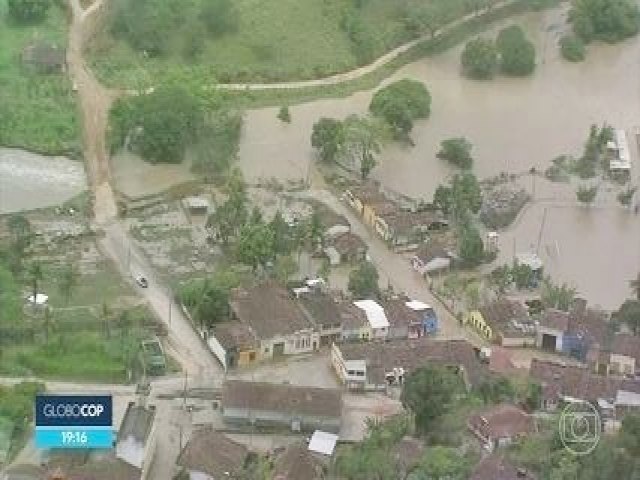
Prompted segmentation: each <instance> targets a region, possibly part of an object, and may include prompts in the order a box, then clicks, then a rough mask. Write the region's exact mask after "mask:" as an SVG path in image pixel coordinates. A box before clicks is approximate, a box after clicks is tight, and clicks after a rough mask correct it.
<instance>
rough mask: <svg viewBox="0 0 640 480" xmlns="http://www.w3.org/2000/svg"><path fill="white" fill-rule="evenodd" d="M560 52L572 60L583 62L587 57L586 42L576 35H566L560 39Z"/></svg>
mask: <svg viewBox="0 0 640 480" xmlns="http://www.w3.org/2000/svg"><path fill="white" fill-rule="evenodd" d="M560 52H561V53H562V56H563V57H564V58H565V59H566V60H569V61H570V62H581V61H582V60H584V57H585V48H584V43H583V42H582V40H581V39H580V37H577V36H576V35H565V36H563V37H562V38H561V39H560Z"/></svg>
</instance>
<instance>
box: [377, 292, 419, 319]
mask: <svg viewBox="0 0 640 480" xmlns="http://www.w3.org/2000/svg"><path fill="white" fill-rule="evenodd" d="M408 303H410V302H407V300H406V299H404V298H400V297H398V298H392V299H390V300H387V301H386V302H385V303H384V309H385V312H387V319H388V320H389V324H390V325H391V326H405V325H406V326H409V325H415V324H420V323H421V322H422V315H421V314H420V312H419V311H418V310H417V309H412V308H410V307H409V306H408V305H407V304H408ZM412 305H414V306H415V304H412Z"/></svg>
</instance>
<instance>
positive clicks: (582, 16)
mask: <svg viewBox="0 0 640 480" xmlns="http://www.w3.org/2000/svg"><path fill="white" fill-rule="evenodd" d="M569 20H570V22H571V24H572V26H573V31H574V32H575V34H576V35H577V36H578V37H580V38H581V39H582V40H583V41H584V42H585V43H589V42H591V41H592V40H601V41H604V42H608V43H615V42H620V41H622V40H624V39H625V38H628V37H631V36H633V35H636V34H637V33H638V28H639V27H640V10H639V9H638V5H637V4H636V3H635V2H633V1H632V0H574V1H573V2H572V8H571V11H570V12H569Z"/></svg>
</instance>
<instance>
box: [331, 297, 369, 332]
mask: <svg viewBox="0 0 640 480" xmlns="http://www.w3.org/2000/svg"><path fill="white" fill-rule="evenodd" d="M338 309H339V311H340V321H341V323H342V328H343V329H345V330H350V329H357V328H362V327H365V326H367V325H368V324H369V321H368V320H367V315H366V314H365V313H364V311H363V310H361V309H359V308H358V307H356V306H355V305H354V304H353V303H351V302H342V303H340V304H338Z"/></svg>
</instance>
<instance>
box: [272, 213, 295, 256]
mask: <svg viewBox="0 0 640 480" xmlns="http://www.w3.org/2000/svg"><path fill="white" fill-rule="evenodd" d="M269 227H270V229H271V231H272V232H273V243H274V245H275V249H276V253H278V254H281V255H288V254H290V253H291V250H292V249H293V238H292V236H293V232H292V231H291V227H290V226H289V225H288V224H287V222H286V221H285V219H284V217H283V216H282V212H280V210H278V211H276V214H275V215H274V216H273V219H272V220H271V222H270V223H269Z"/></svg>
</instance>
